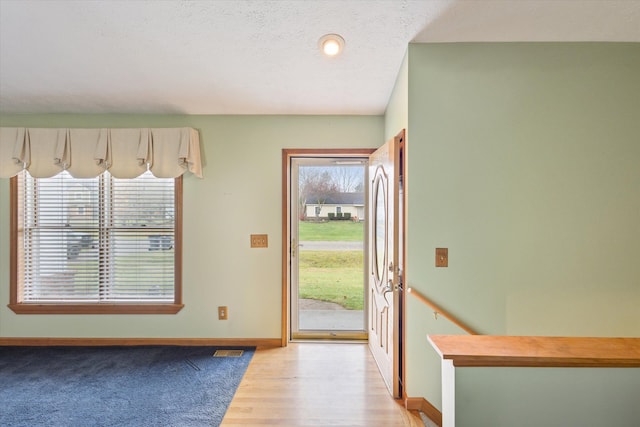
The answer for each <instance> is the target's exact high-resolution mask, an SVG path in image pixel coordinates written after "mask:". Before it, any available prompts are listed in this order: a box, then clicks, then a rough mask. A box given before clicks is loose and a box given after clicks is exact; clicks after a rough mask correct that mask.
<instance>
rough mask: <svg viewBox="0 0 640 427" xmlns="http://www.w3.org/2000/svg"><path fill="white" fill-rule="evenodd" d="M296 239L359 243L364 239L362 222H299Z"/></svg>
mask: <svg viewBox="0 0 640 427" xmlns="http://www.w3.org/2000/svg"><path fill="white" fill-rule="evenodd" d="M298 238H299V239H300V241H301V242H302V241H305V240H307V241H309V240H321V241H322V240H324V241H343V242H361V241H362V240H363V239H364V222H353V221H327V222H306V221H299V222H298Z"/></svg>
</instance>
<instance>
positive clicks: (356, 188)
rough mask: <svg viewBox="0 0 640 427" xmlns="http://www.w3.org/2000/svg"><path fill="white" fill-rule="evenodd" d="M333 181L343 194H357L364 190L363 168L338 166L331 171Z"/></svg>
mask: <svg viewBox="0 0 640 427" xmlns="http://www.w3.org/2000/svg"><path fill="white" fill-rule="evenodd" d="M331 179H332V181H333V183H334V184H335V186H336V187H337V189H338V191H339V192H341V193H357V192H362V191H363V190H364V169H363V168H362V166H357V167H354V166H338V167H334V168H332V169H331Z"/></svg>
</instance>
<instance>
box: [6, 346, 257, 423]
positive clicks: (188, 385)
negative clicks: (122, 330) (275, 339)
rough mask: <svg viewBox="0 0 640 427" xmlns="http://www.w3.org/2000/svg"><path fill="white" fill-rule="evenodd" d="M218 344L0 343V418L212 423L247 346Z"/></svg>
mask: <svg viewBox="0 0 640 427" xmlns="http://www.w3.org/2000/svg"><path fill="white" fill-rule="evenodd" d="M220 348H225V347H169V346H149V347H146V346H145V347H0V426H2V427H36V426H47V427H57V426H60V427H62V426H64V427H74V426H82V427H89V426H118V427H121V426H136V427H138V426H139V427H144V426H163V427H165V426H175V427H196V426H198V427H199V426H218V425H219V424H220V422H221V421H222V418H223V417H224V414H225V412H226V410H227V407H228V406H229V403H230V402H231V399H232V398H233V395H234V394H235V391H236V388H237V387H238V384H240V380H241V379H242V376H243V375H244V372H245V370H246V368H247V366H248V365H249V362H250V361H251V358H252V356H253V353H254V348H245V347H243V348H241V349H243V350H245V352H244V354H243V355H242V356H241V357H213V353H214V351H215V350H216V349H220ZM234 348H237V347H234Z"/></svg>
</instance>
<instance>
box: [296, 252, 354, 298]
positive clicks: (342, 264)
mask: <svg viewBox="0 0 640 427" xmlns="http://www.w3.org/2000/svg"><path fill="white" fill-rule="evenodd" d="M363 263H364V260H363V253H362V251H301V252H300V259H299V267H300V268H299V271H300V280H299V295H300V298H310V299H315V300H320V301H329V302H335V303H338V304H340V305H342V306H343V307H345V308H346V309H348V310H362V309H363V301H364V285H363V282H364V272H363V268H364V265H363Z"/></svg>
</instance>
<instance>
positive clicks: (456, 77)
mask: <svg viewBox="0 0 640 427" xmlns="http://www.w3.org/2000/svg"><path fill="white" fill-rule="evenodd" d="M407 92H408V98H409V101H408V105H409V106H408V115H409V119H408V123H409V125H408V127H409V130H408V134H409V137H408V147H409V148H408V153H409V155H408V236H407V245H408V259H407V266H406V268H407V271H406V273H407V279H408V285H409V286H412V287H414V288H416V289H417V290H419V291H420V292H422V293H424V294H425V295H427V296H428V297H430V298H432V299H433V300H434V301H435V302H437V303H438V304H440V305H441V306H442V307H443V308H445V309H447V310H449V311H450V312H452V313H454V314H455V315H457V316H458V317H459V318H460V319H461V320H463V321H464V322H465V323H467V324H468V325H470V326H471V327H473V328H475V329H476V330H478V331H479V332H480V333H484V334H495V335H504V334H509V335H576V336H627V337H631V336H636V337H637V336H640V310H639V309H638V307H640V262H638V259H640V44H638V43H635V44H634V43H615V44H614V43H476V44H472V43H459V44H412V45H410V46H409V52H408V89H407ZM436 247H447V248H449V267H448V268H438V269H436V268H435V267H434V265H433V263H434V250H435V248H436ZM407 310H408V313H407V316H408V321H407V370H408V378H407V391H408V394H409V396H422V397H425V398H427V400H429V401H430V402H431V403H433V404H435V405H436V406H438V407H440V404H441V394H440V391H441V390H440V361H439V358H438V357H437V355H436V354H435V351H434V350H433V349H432V348H431V347H430V345H429V344H428V343H427V341H426V339H425V337H426V335H427V334H438V333H462V332H461V331H459V330H457V328H456V327H454V326H452V325H451V324H449V323H448V322H447V321H446V320H443V319H442V318H440V319H439V320H435V319H434V316H433V313H432V311H431V310H430V309H428V308H427V307H425V306H423V305H421V304H420V303H419V302H416V301H414V299H410V300H409V302H408V307H407ZM561 371H562V370H558V371H556V372H561ZM633 371H635V372H636V373H635V374H634V375H636V376H637V372H638V370H633ZM538 374H540V373H538ZM475 375H478V374H477V373H471V374H461V375H459V377H458V381H457V387H458V390H459V392H460V393H461V394H462V395H469V394H471V395H472V394H473V393H474V390H475V389H474V383H476V381H475V380H474V379H473V378H474V376H475ZM532 375H536V374H532ZM551 375H552V374H551ZM507 378H509V377H508V376H507ZM482 381H484V382H485V384H484V386H487V387H488V388H489V389H490V388H491V386H495V387H500V384H499V383H498V382H497V381H496V383H495V384H492V383H491V381H493V380H492V378H491V375H488V376H487V377H486V378H485V379H483V380H482ZM507 381H508V380H507ZM486 382H488V384H487V383H486ZM596 384H597V381H596ZM636 384H638V383H636ZM531 387H533V394H534V395H541V394H544V393H548V392H549V389H548V388H546V387H544V386H542V385H537V386H536V385H532V386H531ZM637 389H638V387H636V390H637ZM635 395H636V396H637V393H636V394H635ZM494 403H496V404H497V405H500V404H502V405H505V404H506V402H499V401H497V402H495V401H494ZM530 403H531V405H535V402H530ZM465 408H466V409H465ZM475 409H477V407H475ZM475 409H473V408H472V405H467V406H463V407H462V408H458V411H459V412H460V411H462V412H460V413H459V417H460V420H467V421H468V420H471V419H474V415H478V414H473V413H472V412H465V411H473V410H475ZM484 410H485V411H490V410H491V408H490V407H489V408H485V409H484ZM506 412H507V415H505V416H504V417H503V418H502V419H500V420H493V423H488V424H483V423H477V422H476V423H473V422H471V423H463V422H462V421H461V423H459V425H461V426H465V425H469V426H471V425H472V426H482V425H491V426H512V425H524V424H521V422H519V421H518V420H519V416H520V415H522V414H521V413H519V412H518V410H517V409H513V410H512V411H511V412H509V410H507V411H506ZM565 415H566V414H565ZM621 416H624V415H619V416H618V418H617V422H618V424H616V422H613V423H612V424H608V425H630V424H628V423H629V422H630V421H629V420H628V419H626V420H625V419H621V418H620V417H621ZM477 419H478V418H476V420H477ZM561 420H562V418H561ZM564 421H565V422H568V424H564V425H575V424H571V422H570V421H567V419H564ZM636 421H637V420H636ZM625 422H626V424H625ZM539 425H547V424H544V422H543V423H542V424H539ZM549 425H551V424H549ZM553 425H556V424H553ZM580 425H582V424H580ZM584 425H595V424H584Z"/></svg>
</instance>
